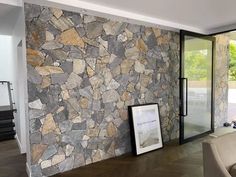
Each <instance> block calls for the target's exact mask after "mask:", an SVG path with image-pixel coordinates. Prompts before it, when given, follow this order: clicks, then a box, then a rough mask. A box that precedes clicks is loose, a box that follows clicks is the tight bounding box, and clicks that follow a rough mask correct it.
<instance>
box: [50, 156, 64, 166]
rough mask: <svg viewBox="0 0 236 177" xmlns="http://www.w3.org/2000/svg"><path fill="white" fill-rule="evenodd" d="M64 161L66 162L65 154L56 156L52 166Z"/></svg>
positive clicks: (53, 158)
mask: <svg viewBox="0 0 236 177" xmlns="http://www.w3.org/2000/svg"><path fill="white" fill-rule="evenodd" d="M64 160H65V155H64V154H62V155H54V156H53V157H52V165H56V164H59V163H61V162H62V161H64Z"/></svg>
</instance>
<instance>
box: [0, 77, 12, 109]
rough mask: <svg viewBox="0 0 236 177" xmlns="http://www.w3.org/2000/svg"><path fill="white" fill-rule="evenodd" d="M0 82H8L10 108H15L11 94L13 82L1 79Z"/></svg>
mask: <svg viewBox="0 0 236 177" xmlns="http://www.w3.org/2000/svg"><path fill="white" fill-rule="evenodd" d="M0 84H7V88H8V95H9V103H10V109H11V110H14V108H13V104H14V103H13V101H12V95H11V90H13V89H11V83H10V82H9V81H0Z"/></svg>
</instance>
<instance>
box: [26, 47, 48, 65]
mask: <svg viewBox="0 0 236 177" xmlns="http://www.w3.org/2000/svg"><path fill="white" fill-rule="evenodd" d="M26 55H27V63H28V64H30V65H32V66H34V67H35V66H41V65H42V64H43V62H44V60H45V58H44V56H43V54H42V53H41V52H40V51H38V50H33V49H30V48H27V54H26Z"/></svg>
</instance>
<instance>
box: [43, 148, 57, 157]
mask: <svg viewBox="0 0 236 177" xmlns="http://www.w3.org/2000/svg"><path fill="white" fill-rule="evenodd" d="M56 153H57V148H56V146H55V145H50V146H48V148H47V149H46V150H45V151H44V153H43V155H42V157H41V159H42V160H47V159H49V158H50V157H52V156H53V155H55V154H56Z"/></svg>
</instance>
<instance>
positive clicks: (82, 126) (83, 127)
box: [72, 121, 87, 130]
mask: <svg viewBox="0 0 236 177" xmlns="http://www.w3.org/2000/svg"><path fill="white" fill-rule="evenodd" d="M86 128H87V125H86V121H84V122H82V123H75V124H73V125H72V130H86Z"/></svg>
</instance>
